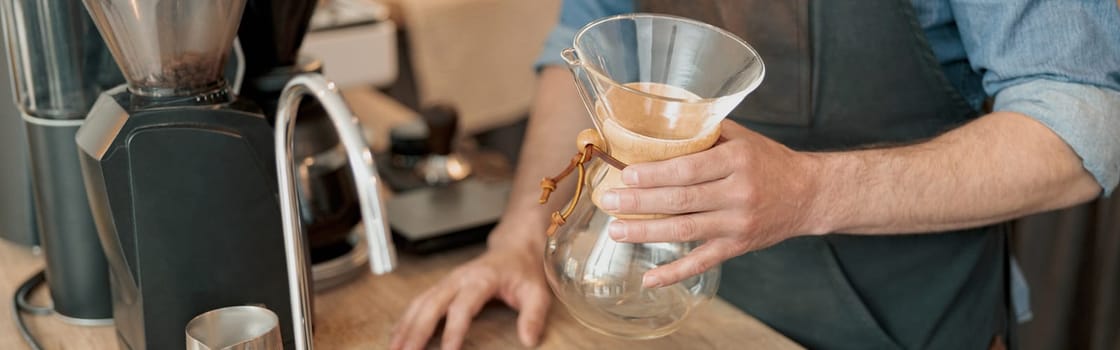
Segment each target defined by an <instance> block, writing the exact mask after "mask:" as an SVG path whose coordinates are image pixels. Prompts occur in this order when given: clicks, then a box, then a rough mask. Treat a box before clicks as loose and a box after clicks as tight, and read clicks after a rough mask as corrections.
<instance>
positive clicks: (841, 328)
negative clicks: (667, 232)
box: [638, 0, 1010, 349]
mask: <svg viewBox="0 0 1120 350" xmlns="http://www.w3.org/2000/svg"><path fill="white" fill-rule="evenodd" d="M638 2H639V4H640V6H639V8H640V9H642V10H643V11H645V12H655V13H669V14H676V15H681V16H685V17H691V18H695V19H698V20H702V21H705V22H708V23H712V24H715V25H719V26H721V27H723V28H725V29H727V30H729V31H731V32H734V33H736V34H737V35H739V36H741V37H743V38H744V39H746V40H747V41H748V42H750V43H751V44H752V45H753V46H754V47H755V49H757V50H758V52H759V53H760V54H761V55H762V57H763V61H764V62H765V63H766V78H765V80H764V81H763V83H762V86H761V87H759V89H758V90H757V91H756V92H755V93H753V94H752V95H750V96H748V97H747V99H746V101H745V102H744V103H743V104H742V105H741V106H740V107H739V108H738V109H737V110H736V111H735V112H734V113H732V118H733V119H734V120H736V121H738V122H740V123H742V124H744V125H746V126H747V127H749V128H751V129H753V130H755V131H758V132H761V133H763V134H765V135H766V136H769V137H771V138H773V139H775V140H778V141H780V142H782V143H783V144H785V145H787V146H789V147H791V148H793V149H798V150H843V149H853V148H865V147H873V146H879V145H891V144H902V143H912V142H916V141H919V140H922V139H928V138H931V137H933V136H936V135H937V134H939V133H941V132H943V131H946V130H948V129H951V128H953V127H955V126H958V125H960V124H962V123H964V122H967V121H968V120H971V119H973V118H975V117H976V116H977V115H978V113H977V111H975V110H974V109H972V108H971V107H970V106H969V105H968V103H967V102H966V101H965V100H964V99H963V98H962V97H961V96H960V94H959V93H958V92H957V90H956V89H954V87H953V86H952V85H951V84H950V83H949V81H948V79H946V77H945V73H944V71H943V69H942V67H941V65H940V64H938V62H937V60H936V59H935V57H934V55H933V51H932V49H931V48H930V46H929V43H928V42H927V41H926V39H925V36H924V34H923V31H922V29H921V28H920V27H919V25H918V23H917V20H916V17H915V15H914V8H913V6H912V5H911V3H910V2H909V1H907V0H819V1H817V0H781V1H773V0H741V1H736V0H701V1H673V0H645V1H641V0H639V1H638ZM961 64H964V65H967V62H962V63H961ZM966 71H967V70H966ZM971 81H973V82H977V80H975V79H973V80H971ZM913 200H915V201H920V200H923V199H922V198H913ZM1005 231H1006V230H1005V229H1004V226H1002V225H1001V226H993V227H985V228H979V229H972V230H963V231H956V232H946V233H940V234H924V235H891V236H856V235H845V234H833V235H828V236H825V237H803V238H796V239H792V240H789V241H786V242H783V243H781V244H779V245H777V246H774V247H772V248H769V249H765V250H762V251H757V252H752V253H748V254H745V255H743V256H740V257H737V258H734V259H731V260H729V261H727V262H726V263H725V264H724V265H723V271H724V273H723V282H722V285H721V287H720V296H722V297H723V298H725V299H727V300H728V301H730V302H731V303H733V304H735V305H736V306H738V307H740V308H742V309H743V310H745V311H746V312H748V313H750V314H751V315H753V316H755V317H757V318H759V319H760V320H762V321H763V322H765V323H766V324H768V325H770V326H771V327H773V328H775V329H776V330H778V331H779V332H781V333H782V334H785V335H786V336H788V337H790V338H791V339H793V340H795V341H797V342H799V343H801V344H802V345H804V346H807V347H809V348H828V349H986V348H987V347H988V346H989V344H990V343H991V341H992V339H993V337H994V336H996V335H1004V338H1005V339H1007V336H1006V332H1007V329H1008V325H1009V322H1008V320H1009V317H1010V312H1009V308H1008V302H1009V301H1008V300H1009V298H1008V292H1007V287H1006V286H1007V278H1008V265H1007V262H1008V256H1007V254H1008V253H1007V242H1006V233H1005Z"/></svg>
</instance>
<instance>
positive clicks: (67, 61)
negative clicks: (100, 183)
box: [2, 0, 123, 325]
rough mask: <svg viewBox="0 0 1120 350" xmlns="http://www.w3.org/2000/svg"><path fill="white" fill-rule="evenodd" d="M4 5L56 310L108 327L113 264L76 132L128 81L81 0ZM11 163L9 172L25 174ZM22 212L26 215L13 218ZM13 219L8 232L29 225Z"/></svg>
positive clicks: (15, 0)
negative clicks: (86, 184)
mask: <svg viewBox="0 0 1120 350" xmlns="http://www.w3.org/2000/svg"><path fill="white" fill-rule="evenodd" d="M2 9H3V19H4V34H5V40H6V42H7V48H8V51H7V52H8V61H9V67H10V73H11V78H12V82H13V84H12V86H13V90H14V91H15V94H14V97H15V101H16V104H17V105H18V107H19V110H20V112H21V113H20V114H21V116H22V119H23V125H24V126H25V127H26V128H25V129H24V130H25V131H26V137H27V142H28V145H27V148H24V150H26V151H29V152H28V153H27V156H28V160H29V165H30V172H29V173H26V175H29V177H30V179H31V181H30V182H31V188H32V190H33V191H32V193H33V196H32V197H33V199H34V206H32V207H30V208H32V209H31V210H34V212H35V217H36V223H35V225H33V226H37V230H36V231H38V233H39V235H40V239H41V243H42V248H43V252H44V253H45V255H46V280H47V283H48V284H49V285H50V294H51V299H52V304H53V308H54V312H55V314H56V315H57V316H59V317H60V318H61V319H63V320H64V321H67V322H69V323H74V324H81V325H97V324H107V323H109V322H111V317H112V307H111V301H110V292H109V275H108V268H107V266H106V261H105V256H104V254H103V253H102V250H101V247H100V244H99V243H98V236H97V231H96V229H95V226H94V222H93V218H92V217H91V214H90V208H89V201H88V200H87V198H86V191H85V189H84V188H83V182H82V173H81V169H80V165H79V155H78V152H77V147H76V146H75V144H74V135H75V132H77V130H78V128H79V127H80V126H81V125H82V123H83V121H84V119H85V117H86V113H87V112H88V111H89V109H90V106H92V105H93V103H94V101H95V100H96V98H97V96H98V94H100V93H101V92H102V91H103V90H105V89H106V88H109V87H112V86H115V85H117V84H120V83H121V82H122V81H123V79H122V78H121V76H120V72H119V71H118V70H117V68H116V67H115V65H114V64H113V63H112V58H111V56H110V55H109V50H108V49H107V48H106V46H105V44H104V43H103V42H102V41H101V40H98V38H97V29H96V28H95V27H94V25H93V23H92V21H90V18H89V15H88V14H86V12H85V10H84V9H83V8H82V3H81V2H80V1H78V0H58V1H35V0H13V1H5V2H4V3H3V5H2ZM6 132H11V130H8V131H6ZM5 164H6V169H5V171H10V172H26V171H28V169H27V168H24V167H20V166H11V164H12V163H5ZM16 164H18V163H16ZM12 175H17V178H20V176H18V173H16V174H12ZM5 176H8V175H5ZM22 178H23V179H27V177H22ZM20 185H21V184H19V183H17V184H16V186H20ZM22 185H23V186H26V183H25V184H22ZM15 200H16V201H23V200H26V199H20V198H16V199H15ZM18 206H19V204H18V203H17V205H16V207H18ZM5 211H7V210H5ZM19 212H23V213H27V211H26V210H18V209H13V210H12V212H11V213H19ZM8 219H9V218H5V220H8ZM13 220H14V221H13V222H5V225H4V227H3V228H2V229H4V230H8V229H12V226H15V225H19V226H25V225H20V223H21V222H22V220H23V219H22V218H18V217H17V218H13ZM28 226H32V225H28ZM25 228H26V227H25ZM17 229H18V228H17Z"/></svg>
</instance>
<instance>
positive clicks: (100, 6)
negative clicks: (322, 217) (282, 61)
mask: <svg viewBox="0 0 1120 350" xmlns="http://www.w3.org/2000/svg"><path fill="white" fill-rule="evenodd" d="M84 3H85V5H86V8H87V10H88V11H89V13H90V15H91V17H92V18H93V19H94V22H95V24H96V25H97V28H98V30H99V31H100V33H101V36H102V38H104V40H105V42H106V43H108V46H109V48H110V51H111V52H112V54H113V58H114V59H115V60H116V62H117V64H118V66H119V67H120V68H121V71H122V72H123V73H124V75H125V78H126V79H127V85H125V86H120V87H117V88H115V89H113V90H109V91H107V92H105V93H104V94H102V95H101V98H100V99H99V100H98V101H97V102H96V103H95V105H94V107H93V109H92V110H91V112H90V114H89V117H88V119H87V122H86V123H85V125H83V126H82V128H81V129H80V130H79V131H78V135H77V141H78V146H79V148H80V150H81V154H82V156H81V157H82V168H83V169H82V170H83V174H84V180H85V184H86V189H87V191H88V193H89V197H90V204H91V205H90V206H91V209H92V212H93V214H94V221H95V223H96V225H97V228H98V234H99V238H100V241H101V245H102V247H103V248H104V251H105V254H106V257H107V258H108V261H109V267H110V272H111V277H110V280H111V284H112V292H113V316H114V320H115V322H116V326H117V332H118V339H119V340H120V342H121V343H122V344H121V345H122V348H126V349H175V348H182V347H183V344H185V334H184V331H183V330H184V328H185V327H186V325H187V323H188V322H189V321H190V320H191V318H193V317H195V316H196V315H199V314H201V313H203V312H206V311H209V310H213V309H218V308H221V307H226V306H236V305H256V306H262V307H265V308H268V309H269V310H272V311H273V312H275V313H276V314H277V315H279V316H280V318H281V320H280V324H281V325H282V326H283V327H282V328H281V333H282V335H283V339H284V341H285V342H286V343H288V344H291V342H292V328H291V326H290V325H291V321H290V320H291V318H290V315H291V312H290V310H289V305H290V304H289V298H288V296H289V294H288V289H287V288H286V287H287V282H288V281H287V274H286V271H285V268H284V266H285V257H284V244H283V236H282V235H281V232H282V227H281V215H280V204H279V201H278V199H277V197H278V188H277V176H276V169H275V167H274V164H275V156H274V153H273V152H274V151H273V136H272V131H273V130H272V127H271V126H269V124H268V122H267V121H266V120H265V118H264V116H263V115H262V114H261V113H260V112H259V110H258V109H257V108H256V107H255V106H253V105H252V104H248V103H246V102H244V101H243V100H240V99H239V98H238V97H236V96H234V95H233V94H232V93H231V92H230V89H229V88H228V85H227V84H226V82H225V80H224V79H223V78H222V72H223V66H224V65H225V64H226V62H225V59H226V57H228V53H229V50H230V47H231V43H232V41H233V37H234V34H235V33H237V27H238V23H239V22H240V19H241V13H242V10H243V8H244V5H245V2H244V0H84ZM289 346H290V345H289Z"/></svg>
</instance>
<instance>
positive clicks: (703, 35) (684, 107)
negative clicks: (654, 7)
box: [565, 14, 765, 142]
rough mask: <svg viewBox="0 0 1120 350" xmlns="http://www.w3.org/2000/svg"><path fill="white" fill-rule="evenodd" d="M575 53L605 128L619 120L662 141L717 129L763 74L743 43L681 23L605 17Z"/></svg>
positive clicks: (582, 34) (582, 36)
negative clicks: (605, 123) (606, 124)
mask: <svg viewBox="0 0 1120 350" xmlns="http://www.w3.org/2000/svg"><path fill="white" fill-rule="evenodd" d="M573 46H574V49H573V50H572V51H574V55H573V53H571V52H569V53H565V59H568V61H569V63H573V64H574V65H578V66H579V67H580V68H582V70H583V71H585V72H586V77H584V79H583V80H584V81H583V83H584V88H585V89H586V90H589V91H588V92H589V93H591V94H592V95H595V96H596V97H595V99H596V100H597V101H592V102H593V103H594V104H595V109H596V111H595V113H594V114H595V117H596V119H597V120H596V122H597V124H598V125H599V126H600V128H602V127H603V123H604V122H607V121H613V122H615V123H617V124H618V125H619V126H622V127H623V128H626V129H628V130H630V131H633V132H635V133H638V134H641V135H644V136H647V137H653V138H658V139H687V138H693V137H697V136H698V135H699V134H700V133H701V132H703V131H706V130H711V129H712V128H713V127H714V126H715V125H716V124H718V123H719V121H720V120H722V119H723V118H724V117H726V116H727V114H728V113H730V112H731V110H732V109H734V108H735V106H737V105H738V104H739V102H741V101H742V100H743V98H744V97H746V95H747V94H748V93H750V92H751V91H753V90H754V89H755V88H757V87H758V85H759V83H761V81H762V78H763V75H764V73H765V67H764V65H763V63H762V58H761V57H760V56H759V55H758V53H757V52H755V50H754V49H753V48H751V46H750V45H748V44H747V43H746V42H744V41H743V40H742V39H740V38H738V37H736V36H734V35H733V34H731V33H728V32H726V31H724V30H722V29H719V28H717V27H714V26H712V25H709V24H705V23H702V22H697V21H693V20H690V19H685V18H681V17H673V16H665V15H652V14H630V15H621V16H615V17H609V18H605V19H602V20H599V21H596V22H593V23H591V24H588V25H587V26H586V27H584V28H583V29H581V30H580V31H579V33H577V34H576V37H575V40H574V43H573ZM571 56H578V57H571ZM611 141H612V140H608V142H611Z"/></svg>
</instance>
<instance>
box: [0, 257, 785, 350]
mask: <svg viewBox="0 0 1120 350" xmlns="http://www.w3.org/2000/svg"><path fill="white" fill-rule="evenodd" d="M481 251H482V247H481V246H473V247H469V248H464V249H459V250H455V251H451V252H447V253H443V254H437V255H431V256H425V257H418V256H409V255H402V256H400V263H401V264H400V267H399V269H398V270H397V271H395V272H393V273H391V274H388V275H384V276H373V275H370V274H362V275H361V276H360V277H358V278H357V279H355V280H354V281H353V282H351V283H348V284H346V285H343V286H340V287H338V288H335V289H332V290H328V291H325V292H323V293H320V294H318V295H316V297H315V344H316V345H317V346H318V347H319V348H320V349H382V348H385V347H387V346H388V335H389V330H390V329H391V328H392V326H393V324H395V322H396V321H397V318H398V317H400V315H401V314H402V313H403V312H404V308H405V307H406V306H407V305H408V302H409V301H410V299H411V298H412V297H413V296H415V295H418V294H419V293H420V292H422V291H423V290H425V289H426V288H428V287H429V286H431V285H432V284H434V283H435V282H436V281H438V280H439V279H440V278H441V277H443V275H445V274H446V273H448V272H449V271H451V269H453V268H454V267H455V266H457V265H459V264H460V263H462V262H464V261H467V260H469V259H471V258H472V257H474V256H476V255H478V254H479V253H480V252H481ZM42 266H43V259H42V257H41V256H35V255H33V254H32V253H31V252H30V250H28V249H26V248H23V247H19V246H16V245H14V244H11V243H9V242H6V241H0V299H2V301H3V302H2V303H0V304H3V305H4V306H3V308H0V310H2V316H0V349H25V348H26V346H25V345H24V344H23V343H22V339H21V338H20V336H19V333H18V332H17V330H16V327H15V324H14V322H13V321H12V317H11V307H12V306H11V302H10V298H11V295H12V293H13V292H14V291H15V289H16V288H17V287H18V285H19V284H20V283H21V282H22V281H23V280H25V279H26V278H28V277H29V276H31V275H32V274H33V273H35V272H36V271H38V269H40V268H42ZM45 294H46V293H45V291H44V290H42V289H41V290H39V291H37V293H36V295H35V296H34V297H33V299H32V301H33V302H35V303H36V304H39V305H41V304H45V303H46V302H47V297H46V295H45ZM516 317H517V315H516V313H515V312H514V311H513V310H511V309H509V308H507V307H505V306H504V305H501V304H499V303H492V304H490V305H488V306H487V307H486V308H485V309H483V311H482V312H481V313H480V314H479V316H478V317H477V318H476V319H475V321H474V323H472V325H471V328H470V333H468V335H467V338H466V341H465V342H464V345H463V347H464V348H466V349H518V348H521V345H520V343H519V342H518V340H517V331H516V327H515V325H516V322H515V321H516ZM25 319H26V320H27V321H28V326H29V327H30V328H31V331H32V332H33V333H34V334H35V335H36V336H37V337H38V338H39V341H40V343H42V345H43V346H44V348H45V349H115V348H116V345H117V344H116V340H115V339H114V337H113V329H112V327H108V326H103V327H79V326H72V325H68V324H65V323H62V322H61V321H60V320H59V319H58V318H56V317H54V316H26V317H25ZM438 344H439V343H438V339H436V341H434V342H432V343H431V344H429V345H430V347H432V348H436V347H438ZM624 347H639V348H642V349H800V347H799V346H798V345H797V344H795V343H793V342H792V341H790V340H789V339H786V338H785V337H783V336H782V335H780V334H778V333H777V332H775V331H774V330H772V329H770V328H769V327H767V326H766V325H764V324H762V323H760V322H759V321H757V320H755V319H754V318H751V317H750V316H747V315H746V314H743V313H742V312H740V311H739V310H738V309H736V308H734V307H732V306H730V305H728V304H727V303H726V302H724V301H722V300H715V301H713V302H712V303H709V304H708V305H707V306H705V307H704V308H703V309H701V310H699V311H698V312H696V313H695V314H693V316H692V317H691V318H690V319H689V320H688V321H687V322H686V323H685V325H684V326H683V327H682V328H681V330H680V331H678V332H676V333H674V334H672V335H669V336H667V337H664V338H661V339H656V340H646V341H628V340H622V339H617V338H612V337H608V336H605V335H601V334H598V333H595V332H594V331H591V330H589V329H587V328H584V327H583V326H581V325H579V324H578V323H577V322H576V321H575V320H574V319H572V317H571V316H570V315H569V314H568V313H567V311H565V310H564V308H563V306H562V305H560V304H559V302H554V303H553V307H552V308H551V311H550V313H549V316H548V325H547V326H546V327H545V335H544V339H543V341H542V343H541V346H540V348H541V349H621V348H624Z"/></svg>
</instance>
